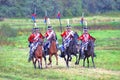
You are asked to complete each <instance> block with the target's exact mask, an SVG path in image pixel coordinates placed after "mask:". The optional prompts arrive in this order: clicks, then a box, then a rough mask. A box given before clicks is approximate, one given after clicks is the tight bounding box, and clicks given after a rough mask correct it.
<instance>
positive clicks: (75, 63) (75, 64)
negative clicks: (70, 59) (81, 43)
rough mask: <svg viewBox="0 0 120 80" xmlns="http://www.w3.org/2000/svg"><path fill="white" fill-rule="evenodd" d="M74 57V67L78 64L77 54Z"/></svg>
mask: <svg viewBox="0 0 120 80" xmlns="http://www.w3.org/2000/svg"><path fill="white" fill-rule="evenodd" d="M75 57H76V62H75V65H77V64H78V56H77V54H75Z"/></svg>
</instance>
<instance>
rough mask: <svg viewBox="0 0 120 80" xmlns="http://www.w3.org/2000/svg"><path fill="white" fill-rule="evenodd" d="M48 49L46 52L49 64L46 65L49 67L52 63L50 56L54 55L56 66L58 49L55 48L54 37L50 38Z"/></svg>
mask: <svg viewBox="0 0 120 80" xmlns="http://www.w3.org/2000/svg"><path fill="white" fill-rule="evenodd" d="M50 43H51V44H50V48H49V50H48V54H49V63H48V65H51V63H52V59H51V58H52V56H53V55H55V57H56V65H58V54H57V52H58V49H57V46H56V39H55V37H54V36H52V38H51V39H50Z"/></svg>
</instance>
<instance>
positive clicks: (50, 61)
mask: <svg viewBox="0 0 120 80" xmlns="http://www.w3.org/2000/svg"><path fill="white" fill-rule="evenodd" d="M51 57H52V55H51V54H50V55H49V63H48V65H50V64H51V63H52V60H51Z"/></svg>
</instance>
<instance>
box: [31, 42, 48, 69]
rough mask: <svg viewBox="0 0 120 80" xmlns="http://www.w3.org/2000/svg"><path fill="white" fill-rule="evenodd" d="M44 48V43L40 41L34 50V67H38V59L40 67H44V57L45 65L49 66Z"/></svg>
mask: <svg viewBox="0 0 120 80" xmlns="http://www.w3.org/2000/svg"><path fill="white" fill-rule="evenodd" d="M42 48H43V43H42V42H40V41H38V46H37V48H36V50H35V52H34V57H33V59H32V61H33V65H34V68H36V62H37V61H38V67H39V68H40V69H42V57H43V58H44V61H45V66H46V67H47V65H46V56H45V55H44V53H43V51H42Z"/></svg>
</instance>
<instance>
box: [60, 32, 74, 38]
mask: <svg viewBox="0 0 120 80" xmlns="http://www.w3.org/2000/svg"><path fill="white" fill-rule="evenodd" d="M67 36H68V38H70V39H71V38H73V31H71V32H68V31H64V32H63V33H62V34H61V37H62V38H64V39H65V38H66V37H67Z"/></svg>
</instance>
